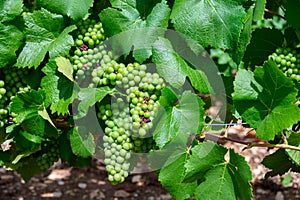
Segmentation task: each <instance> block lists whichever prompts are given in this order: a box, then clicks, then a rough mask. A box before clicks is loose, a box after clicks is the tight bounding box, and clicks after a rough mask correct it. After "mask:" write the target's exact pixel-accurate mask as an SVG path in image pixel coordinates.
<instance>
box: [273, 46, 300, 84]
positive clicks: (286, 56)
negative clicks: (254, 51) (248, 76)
mask: <svg viewBox="0 0 300 200" xmlns="http://www.w3.org/2000/svg"><path fill="white" fill-rule="evenodd" d="M269 59H271V60H273V61H275V62H276V64H277V65H278V67H279V68H280V69H281V70H282V71H283V72H284V74H285V75H286V76H288V77H290V78H291V79H293V80H296V81H298V82H299V81H300V54H298V53H297V51H296V50H291V49H290V48H278V49H276V52H274V53H273V54H272V55H271V56H270V57H269Z"/></svg>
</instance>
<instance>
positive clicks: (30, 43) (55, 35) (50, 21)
mask: <svg viewBox="0 0 300 200" xmlns="http://www.w3.org/2000/svg"><path fill="white" fill-rule="evenodd" d="M24 19H25V25H26V26H27V28H26V44H25V46H24V48H23V50H22V51H21V53H20V55H19V57H18V60H17V66H19V67H26V66H29V67H32V66H34V67H35V68H37V67H38V66H39V64H40V63H41V62H42V61H43V59H44V57H45V55H46V53H47V52H49V54H50V58H55V57H57V56H60V55H61V56H64V55H68V53H69V50H70V48H71V46H72V44H73V43H74V41H73V38H72V36H71V35H69V34H68V33H69V32H71V31H73V30H74V29H75V28H76V26H74V25H73V26H70V27H67V28H64V26H65V24H64V19H63V16H61V15H57V14H52V13H50V12H49V11H47V10H45V9H43V8H42V9H41V10H40V11H36V12H34V13H33V14H31V15H28V16H26V17H24ZM32 49H34V51H32Z"/></svg>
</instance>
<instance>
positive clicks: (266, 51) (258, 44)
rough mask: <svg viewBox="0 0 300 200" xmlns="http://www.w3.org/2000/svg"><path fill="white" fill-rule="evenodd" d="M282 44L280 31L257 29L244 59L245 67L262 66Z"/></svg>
mask: <svg viewBox="0 0 300 200" xmlns="http://www.w3.org/2000/svg"><path fill="white" fill-rule="evenodd" d="M282 43H283V34H282V33H281V31H280V30H276V29H266V28H264V29H256V30H255V31H254V32H253V33H252V38H251V41H250V44H249V45H248V47H247V50H246V52H245V55H244V58H243V61H244V62H245V66H255V65H261V64H262V63H263V62H264V61H265V60H267V59H268V56H269V55H271V54H272V53H273V52H275V50H276V48H278V47H281V45H282Z"/></svg>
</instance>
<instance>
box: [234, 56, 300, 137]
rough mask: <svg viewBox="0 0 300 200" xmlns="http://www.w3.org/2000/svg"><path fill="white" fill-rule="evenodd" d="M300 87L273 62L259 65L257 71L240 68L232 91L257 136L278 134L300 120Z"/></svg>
mask: <svg viewBox="0 0 300 200" xmlns="http://www.w3.org/2000/svg"><path fill="white" fill-rule="evenodd" d="M296 95H297V90H296V88H295V87H294V84H293V82H292V80H291V79H289V78H287V77H286V76H285V75H284V74H283V73H282V71H280V70H279V69H278V67H277V66H276V64H275V63H274V62H272V61H269V62H266V63H265V64H264V65H263V67H256V69H255V71H254V73H252V72H250V71H246V70H239V72H238V73H237V76H236V79H235V81H234V93H233V94H232V97H233V101H234V106H235V108H236V110H237V111H238V113H239V114H240V115H241V116H242V118H243V119H244V120H246V121H247V123H249V124H250V125H251V127H253V128H255V129H256V136H257V137H259V138H261V139H265V140H272V139H273V138H274V136H275V135H276V134H277V133H278V132H280V131H282V130H283V129H285V128H288V127H290V126H291V125H292V124H293V123H296V122H297V121H299V120H300V115H299V108H298V107H297V105H295V104H294V102H295V101H296Z"/></svg>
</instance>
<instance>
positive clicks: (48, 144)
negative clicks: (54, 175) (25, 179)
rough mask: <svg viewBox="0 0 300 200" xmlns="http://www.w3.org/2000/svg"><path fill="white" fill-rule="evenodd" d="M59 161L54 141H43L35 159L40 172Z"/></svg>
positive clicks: (57, 149) (56, 145)
mask: <svg viewBox="0 0 300 200" xmlns="http://www.w3.org/2000/svg"><path fill="white" fill-rule="evenodd" d="M58 159H59V148H58V144H57V143H56V141H55V140H51V141H45V142H43V143H42V145H41V151H40V152H39V156H38V157H37V165H38V167H39V168H40V169H41V170H42V171H46V170H47V169H49V168H50V167H51V166H52V165H53V164H54V162H56V161H58Z"/></svg>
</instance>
